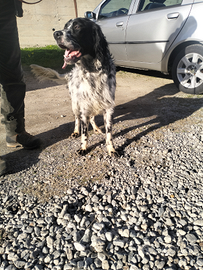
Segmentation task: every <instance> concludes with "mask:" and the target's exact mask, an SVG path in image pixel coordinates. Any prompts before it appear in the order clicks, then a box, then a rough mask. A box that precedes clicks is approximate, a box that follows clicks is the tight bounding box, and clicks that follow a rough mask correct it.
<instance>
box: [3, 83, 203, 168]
mask: <svg viewBox="0 0 203 270" xmlns="http://www.w3.org/2000/svg"><path fill="white" fill-rule="evenodd" d="M177 92H178V90H177V88H176V87H175V85H174V84H172V83H171V84H167V85H164V86H162V87H159V88H157V89H154V90H153V91H152V92H150V93H148V94H146V95H144V96H141V97H138V98H136V99H134V100H131V101H129V102H126V103H123V104H120V105H118V106H116V108H115V113H114V128H113V130H115V131H114V134H113V136H114V138H116V137H119V136H121V135H122V136H123V135H126V134H128V133H129V132H130V131H132V130H135V129H137V131H136V133H137V135H136V136H132V135H129V134H128V136H126V137H127V139H126V141H125V142H124V143H123V145H121V146H120V147H119V149H117V151H118V152H119V153H120V154H122V153H123V152H124V151H125V148H126V147H127V146H129V145H130V144H131V143H132V142H135V141H138V140H139V139H140V138H141V137H143V136H145V135H147V134H149V133H150V132H152V131H154V130H157V129H159V128H161V127H164V126H168V125H169V124H172V123H175V122H176V121H178V120H181V119H185V118H187V117H189V116H190V115H192V114H193V113H194V112H196V111H197V110H199V109H200V108H202V104H203V97H201V96H192V95H191V96H190V95H186V94H182V95H178V96H176V94H177ZM132 120H133V121H132ZM96 122H97V124H98V126H100V127H101V128H103V118H102V116H98V117H97V118H96ZM128 122H129V124H128V125H126V124H125V125H124V123H128ZM119 124H121V127H120V128H117V125H119ZM180 128H181V127H180ZM73 129H74V122H69V123H67V124H63V125H60V126H58V127H57V128H54V129H51V130H48V131H46V132H43V133H40V134H38V135H37V137H38V138H40V139H41V140H42V142H43V144H42V148H41V149H37V150H32V151H28V150H24V149H21V150H18V151H14V152H11V153H9V154H6V155H5V159H6V160H7V163H8V167H9V168H10V173H16V172H19V171H21V170H25V169H27V168H29V167H31V166H32V165H34V164H36V163H37V162H38V161H39V155H40V153H41V152H42V151H43V150H45V149H46V148H47V147H49V146H51V145H54V144H55V143H58V142H60V141H63V140H65V139H67V138H68V137H70V135H71V133H72V132H73ZM133 134H135V133H133ZM103 138H104V139H102V141H100V142H98V143H95V144H94V145H91V146H90V147H89V149H88V151H91V150H92V149H94V148H96V147H97V146H98V145H100V144H101V143H104V141H105V136H104V137H103Z"/></svg>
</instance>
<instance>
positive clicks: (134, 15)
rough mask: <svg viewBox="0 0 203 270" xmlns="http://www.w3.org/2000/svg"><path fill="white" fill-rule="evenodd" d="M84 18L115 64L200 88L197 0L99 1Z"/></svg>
mask: <svg viewBox="0 0 203 270" xmlns="http://www.w3.org/2000/svg"><path fill="white" fill-rule="evenodd" d="M85 17H86V18H89V19H92V20H94V21H95V22H96V23H97V24H99V25H100V26H101V28H102V31H103V33H104V35H105V36H106V39H107V41H108V43H109V47H110V50H111V53H112V54H113V56H114V58H115V64H116V65H117V66H122V67H128V68H136V69H150V70H157V71H161V72H163V73H167V74H171V76H172V78H173V80H174V82H175V84H176V86H177V87H178V88H179V90H180V91H183V92H185V93H190V94H201V93H203V1H202V0H103V1H102V2H101V3H100V4H99V5H98V6H97V7H96V8H95V10H94V11H93V12H90V11H88V12H86V13H85Z"/></svg>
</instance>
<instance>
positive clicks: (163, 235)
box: [0, 99, 203, 270]
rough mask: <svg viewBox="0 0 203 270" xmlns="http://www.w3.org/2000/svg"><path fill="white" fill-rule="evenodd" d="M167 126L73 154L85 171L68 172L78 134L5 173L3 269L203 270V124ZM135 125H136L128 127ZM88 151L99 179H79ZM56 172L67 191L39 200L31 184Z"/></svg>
mask: <svg viewBox="0 0 203 270" xmlns="http://www.w3.org/2000/svg"><path fill="white" fill-rule="evenodd" d="M163 101H164V99H163ZM163 101H162V99H161V100H159V102H163ZM174 102H175V100H174ZM164 129H165V131H164V133H163V134H162V136H163V137H161V138H162V139H159V137H158V138H156V136H155V137H153V136H152V135H153V133H152V134H145V135H143V137H141V138H140V139H136V141H132V142H131V143H130V144H129V145H128V140H127V141H126V138H125V136H124V135H121V133H119V132H118V134H120V135H119V136H118V137H116V138H115V144H118V145H119V144H120V145H123V143H126V147H125V149H124V150H123V152H122V155H121V156H120V157H118V158H114V157H108V156H107V155H106V154H102V155H98V153H97V151H99V150H98V148H97V147H96V148H95V149H92V150H91V151H90V153H89V154H88V155H86V156H84V157H78V156H76V155H75V156H74V155H73V157H72V159H74V162H75V163H77V165H78V168H80V170H81V174H80V176H79V174H78V173H77V174H76V175H72V176H69V178H70V179H69V178H68V176H67V175H68V171H67V170H66V169H67V168H66V167H67V163H68V162H67V160H68V161H69V162H70V159H68V158H69V156H68V155H69V154H73V150H74V149H75V148H76V147H77V141H74V142H73V141H72V139H69V138H68V139H66V143H63V142H62V141H61V142H59V143H58V144H56V145H54V149H55V150H54V151H53V149H52V147H53V146H50V148H49V147H48V148H47V149H46V151H42V152H41V153H40V154H39V160H38V161H36V164H33V165H31V166H30V167H29V168H26V169H24V170H23V169H22V170H19V171H18V172H14V173H12V174H10V175H7V176H2V177H0V180H1V181H0V236H1V237H0V270H12V269H15V270H16V269H33V270H38V269H40V270H41V269H42V270H48V269H51V270H58V269H63V270H77V269H87V270H94V269H112V270H139V269H142V270H150V269H163V270H173V269H179V268H180V269H183V268H184V269H188V270H192V269H196V270H202V268H203V256H202V248H203V244H202V241H203V240H202V235H203V219H202V218H203V177H202V176H203V169H202V160H203V151H202V150H203V146H202V142H201V141H200V140H199V134H200V129H201V127H200V125H198V126H195V125H190V127H188V132H186V131H185V132H182V133H176V132H173V131H172V130H171V129H167V128H165V127H164ZM138 133H139V132H138V130H137V128H136V127H133V129H132V128H131V129H130V130H129V134H128V135H129V136H133V138H137V137H136V136H137V134H138ZM130 134H131V135H130ZM191 134H192V135H191ZM157 136H158V135H157ZM95 138H97V137H96V136H95V137H94V136H93V135H92V136H91V139H92V140H94V139H95ZM69 140H70V143H69V144H68V142H69ZM93 144H94V143H93ZM102 147H103V148H104V147H105V146H102ZM99 149H100V148H99ZM92 153H94V154H92ZM104 153H105V150H104ZM31 157H32V156H31ZM64 157H65V158H64ZM95 157H96V159H95ZM92 159H93V163H96V162H97V160H98V162H99V163H97V166H98V164H99V166H100V167H99V168H97V171H100V175H101V178H100V179H99V180H98V181H96V180H94V181H90V182H88V183H87V185H86V186H85V185H84V183H82V184H81V183H78V179H79V177H82V172H83V173H84V172H85V169H86V168H87V170H90V169H91V167H88V162H89V161H91V160H92ZM22 162H24V163H25V160H22ZM93 163H92V164H93ZM72 166H73V165H72ZM95 166H96V165H95ZM102 166H103V167H102ZM47 168H49V169H47ZM59 168H60V169H61V171H63V168H65V169H64V170H65V171H66V174H65V175H66V176H64V177H61V176H60V172H59ZM76 168H77V167H75V169H76ZM69 169H70V167H69ZM82 170H83V171H82ZM88 174H89V175H90V178H91V176H92V177H94V175H93V174H92V171H88ZM97 176H98V175H97ZM54 177H55V178H54ZM57 177H58V178H57ZM71 177H72V178H71ZM51 178H54V179H57V180H56V182H57V183H58V185H61V184H63V183H65V182H67V183H68V185H67V188H66V189H64V194H63V195H62V196H58V195H53V196H52V197H50V198H49V199H48V200H45V201H44V202H43V201H39V200H38V198H37V197H35V196H34V195H30V194H28V193H26V192H25V188H26V187H28V186H34V187H35V188H36V186H35V184H37V185H39V186H40V185H42V186H43V185H44V184H43V181H45V180H47V181H48V179H49V181H51V180H50V179H51ZM91 179H93V178H91ZM40 187H41V186H40ZM57 187H58V186H56V189H57ZM46 188H47V189H51V184H50V182H49V183H48V185H47V186H46ZM43 195H44V194H43Z"/></svg>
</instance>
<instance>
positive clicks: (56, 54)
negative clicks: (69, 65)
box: [21, 45, 64, 68]
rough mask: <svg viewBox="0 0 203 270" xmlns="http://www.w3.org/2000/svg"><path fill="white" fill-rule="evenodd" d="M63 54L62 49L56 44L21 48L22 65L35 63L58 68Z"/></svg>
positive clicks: (61, 63)
mask: <svg viewBox="0 0 203 270" xmlns="http://www.w3.org/2000/svg"><path fill="white" fill-rule="evenodd" d="M63 55H64V50H61V49H60V48H59V47H58V46H56V45H49V46H46V47H35V48H23V49H21V59H22V65H23V66H29V65H31V64H36V65H40V66H43V67H49V68H60V67H62V65H63Z"/></svg>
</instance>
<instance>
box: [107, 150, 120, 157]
mask: <svg viewBox="0 0 203 270" xmlns="http://www.w3.org/2000/svg"><path fill="white" fill-rule="evenodd" d="M109 156H111V157H115V158H116V157H119V153H118V152H117V151H116V150H114V151H111V152H109Z"/></svg>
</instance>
